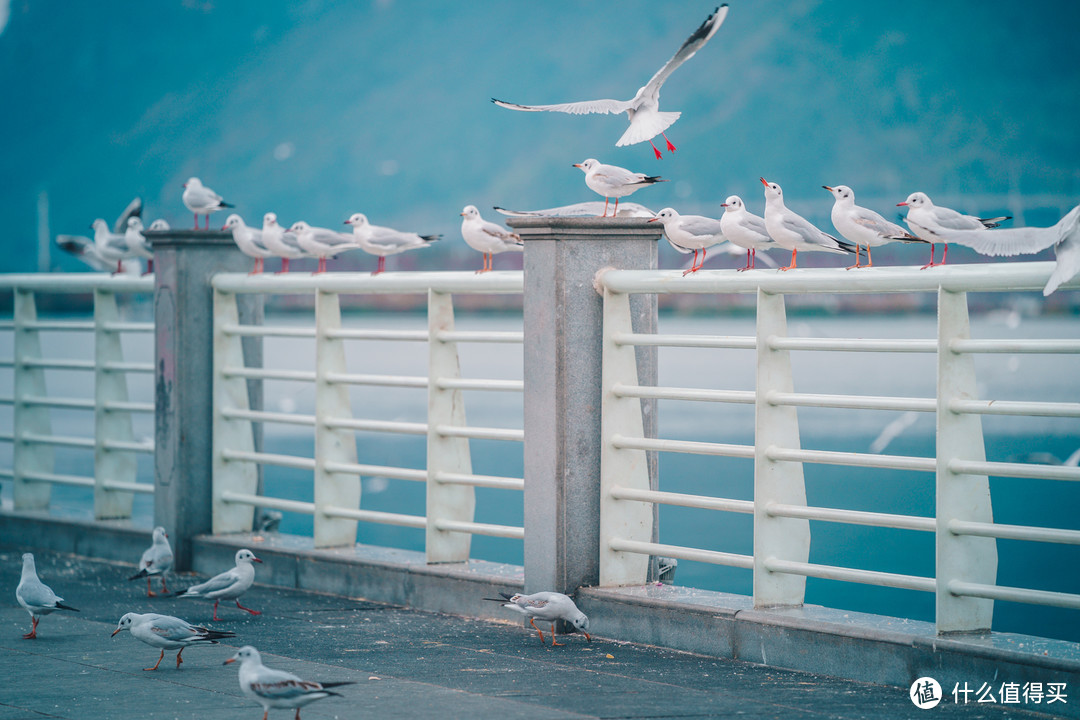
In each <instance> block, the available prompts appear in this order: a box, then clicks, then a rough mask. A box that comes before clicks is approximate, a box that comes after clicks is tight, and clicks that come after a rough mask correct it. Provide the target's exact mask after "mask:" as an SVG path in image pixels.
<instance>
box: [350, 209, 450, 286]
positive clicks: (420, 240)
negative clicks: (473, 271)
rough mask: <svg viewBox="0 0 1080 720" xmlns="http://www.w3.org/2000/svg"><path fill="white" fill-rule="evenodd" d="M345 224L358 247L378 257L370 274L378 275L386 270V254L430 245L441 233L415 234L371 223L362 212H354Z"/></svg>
mask: <svg viewBox="0 0 1080 720" xmlns="http://www.w3.org/2000/svg"><path fill="white" fill-rule="evenodd" d="M345 224H346V225H352V231H353V237H354V238H355V239H356V242H357V243H359V244H360V249H361V250H363V251H364V252H366V253H369V254H371V255H375V256H377V257H378V258H379V263H378V265H377V266H376V267H375V272H373V273H371V274H372V275H378V274H379V273H381V272H383V271H385V270H386V256H387V255H397V254H398V253H402V252H405V251H406V250H413V249H414V248H423V247H430V246H431V243H433V242H435V241H436V240H438V239H439V238H441V237H442V235H417V234H416V233H410V232H401V231H400V230H394V229H393V228H388V227H382V226H380V225H372V224H371V223H369V222H368V219H367V216H366V215H364V214H363V213H354V214H353V215H352V216H350V217H349V219H348V220H346V221H345Z"/></svg>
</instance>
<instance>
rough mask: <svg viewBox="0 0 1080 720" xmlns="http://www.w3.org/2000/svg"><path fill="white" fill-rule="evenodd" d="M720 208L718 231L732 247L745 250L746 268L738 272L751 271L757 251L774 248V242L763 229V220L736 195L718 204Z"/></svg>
mask: <svg viewBox="0 0 1080 720" xmlns="http://www.w3.org/2000/svg"><path fill="white" fill-rule="evenodd" d="M720 207H722V208H724V214H723V215H721V216H720V229H721V230H723V232H724V237H726V238H727V239H728V240H729V241H730V242H731V244H732V245H738V246H739V247H741V248H744V249H745V250H746V267H743V268H739V272H742V271H744V270H753V269H754V267H755V266H756V265H757V251H758V250H769V249H771V248H774V247H776V241H775V240H773V239H772V236H771V235H769V231H768V230H767V229H766V228H765V218H763V217H760V216H758V215H755V214H753V213H752V212H750V211H749V210H747V209H746V205H745V204H743V201H742V198H741V197H739V196H738V195H729V196H728V199H727V200H725V201H724V202H722V203H720ZM765 257H766V259H769V258H768V256H765Z"/></svg>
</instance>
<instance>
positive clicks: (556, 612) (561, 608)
mask: <svg viewBox="0 0 1080 720" xmlns="http://www.w3.org/2000/svg"><path fill="white" fill-rule="evenodd" d="M499 595H501V596H502V597H501V598H484V599H485V600H492V601H494V602H501V603H502V604H503V607H505V608H510V609H511V610H514V611H515V612H519V613H521V614H522V615H524V616H525V617H527V618H529V624H530V625H532V626H533V629H534V630H536V632H538V633H539V634H540V644H541V645H542V644H543V643H544V632H543V631H542V630H541V629H540V628H538V627H536V620H537V619H540V620H545V621H547V622H549V623H551V645H552V647H554V646H555V645H562V643H560V642H556V641H555V621H556V620H565V621H566V622H568V623H570V624H571V625H573V626H574V627H575V628H577V629H578V630H580V631H581V633H582V635H584V636H585V639H586V640H588V641H589V642H592V636H591V635H589V633H588V632H587V631H588V629H589V618H588V617H586V616H585V613H583V612H581V611H580V610H578V607H577V605H575V604H574V601H573V600H572V599H571V598H570V597H569V596H568V595H563V594H562V593H560V592H551V591H543V592H538V593H533V594H532V595H523V594H521V593H517V594H515V595H508V594H507V593H504V592H501V593H499Z"/></svg>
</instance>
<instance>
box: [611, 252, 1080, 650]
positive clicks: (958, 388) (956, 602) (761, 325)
mask: <svg viewBox="0 0 1080 720" xmlns="http://www.w3.org/2000/svg"><path fill="white" fill-rule="evenodd" d="M1053 267H1054V265H1053V263H1016V264H994V265H967V266H949V267H944V268H936V269H935V270H934V271H925V272H924V271H919V270H915V269H911V268H880V269H879V268H874V270H873V271H859V272H854V273H849V272H845V271H843V270H803V271H798V272H795V271H793V272H789V273H775V272H756V273H755V272H751V273H735V272H732V271H701V272H698V273H696V274H694V275H692V276H688V277H682V275H681V273H675V272H663V271H661V272H657V271H623V270H609V271H602V272H601V273H600V274H599V275H598V276H597V282H598V287H600V288H601V290H602V293H603V296H604V343H603V353H604V356H603V420H602V470H601V505H600V508H601V517H600V528H601V531H600V532H601V537H600V546H601V547H600V582H601V584H602V585H622V584H637V583H641V582H644V581H645V579H646V571H647V564H648V556H649V555H665V556H671V557H676V558H681V559H687V560H697V561H701V562H708V563H714V564H719V565H727V566H732V567H738V568H748V569H751V570H752V571H753V595H754V602H755V605H756V606H773V605H799V604H802V602H803V600H804V597H805V581H806V578H807V577H815V578H828V579H832V580H840V581H846V582H854V583H865V584H871V585H880V586H885V587H894V588H906V589H910V590H920V591H926V592H933V593H935V594H936V598H937V602H936V620H937V627H938V629H939V631H941V632H947V631H965V630H981V629H988V628H989V627H990V622H991V619H992V612H993V601H994V600H995V599H998V600H1010V601H1016V602H1025V603H1035V604H1043V605H1054V606H1059V607H1067V608H1077V609H1080V595H1076V594H1070V593H1060V592H1049V591H1044V590H1037V589H1030V588H1015V587H1002V586H999V585H997V584H996V578H997V548H996V540H997V539H999V538H1007V539H1013V540H1025V541H1032V542H1050V543H1065V544H1071V545H1076V544H1080V530H1077V529H1064V528H1044V527H1027V526H1018V525H1005V524H996V523H994V521H993V515H992V511H991V494H990V484H989V476H999V477H1017V478H1037V479H1041V480H1051V481H1077V480H1080V469H1078V468H1076V467H1064V466H1057V465H1043V464H1028V463H1003V462H988V461H987V460H986V455H985V449H984V443H983V434H982V424H981V416H982V415H987V414H1003V415H1014V416H1045V417H1064V418H1080V402H1030V401H996V400H979V399H976V398H977V391H976V385H975V381H976V377H975V367H974V360H973V357H974V355H976V354H979V353H1005V352H1007V353H1065V354H1072V355H1076V354H1080V341H1078V340H1076V339H1075V337H1071V338H1060V339H1035V340H1027V339H1024V340H1021V339H1013V338H1004V339H1000V340H999V339H978V340H976V339H972V338H970V328H969V320H968V306H967V293H968V292H982V291H1020V290H1040V289H1041V288H1042V287H1043V286H1044V285H1045V282H1046V280H1047V277H1048V276H1049V275H1050V273H1051V272H1052V270H1053ZM1068 287H1070V288H1077V287H1080V279H1074V280H1073V281H1072V282H1071V283H1069V284H1068ZM889 292H936V293H937V296H938V333H937V335H938V336H937V338H936V339H931V340H924V339H899V340H893V339H886V340H875V339H857V338H802V337H790V336H789V335H788V332H787V316H786V311H785V304H784V297H785V295H787V294H794V293H889ZM635 293H657V294H663V293H717V294H721V293H723V294H729V293H753V294H756V296H757V329H756V334H755V335H754V336H750V337H693V336H682V335H662V334H657V335H642V334H635V333H633V332H631V330H630V310H629V308H630V304H629V296H630V295H631V294H635ZM642 345H649V346H660V347H697V348H734V349H745V350H753V351H754V352H755V353H756V359H757V372H756V381H755V387H754V389H753V390H752V391H740V390H714V389H698V388H673V387H642V386H640V385H639V384H638V375H637V364H636V360H635V347H638V346H642ZM792 351H808V352H815V351H839V352H855V353H858V352H885V353H930V354H936V356H937V397H936V398H917V397H876V396H874V397H872V396H854V395H829V394H820V393H799V392H796V389H795V387H794V382H793V379H792V369H791V353H792ZM646 398H649V399H659V400H684V401H696V402H713V403H742V404H753V405H754V407H755V424H754V427H755V438H754V444H753V445H731V444H722V443H713V442H700V441H694V442H691V441H685V440H676V439H656V438H646V437H645V436H644V433H643V431H642V420H641V400H642V399H646ZM800 407H804V408H805V407H820V408H839V409H858V410H867V409H874V410H899V411H905V412H907V411H913V412H921V413H934V414H935V415H936V419H937V436H936V456H935V457H906V456H891V455H876V454H868V453H858V452H846V451H845V452H841V451H823V450H807V449H802V447H801V443H800V434H799V424H798V415H797V412H798V408H800ZM648 451H661V452H669V453H699V454H709V455H715V456H720V457H730V458H752V459H753V460H754V500H753V501H744V500H734V499H726V498H717V497H705V496H698V495H689V494H680V493H670V492H664V491H662V490H658V489H650V486H649V474H648V469H647V463H646V458H645V453H646V452H648ZM804 463H824V464H833V465H848V466H856V467H864V468H867V469H876V468H895V469H904V470H915V471H922V472H927V473H934V474H935V477H936V497H935V506H936V516H935V517H916V516H907V515H899V514H891V513H881V512H865V511H856V510H846V509H838V508H829V507H813V506H809V505H808V504H807V500H806V490H805V486H804V480H803V465H804ZM662 485H663V478H661V486H662ZM657 504H661V505H679V506H683V507H694V508H703V509H708V510H715V511H719V512H736V513H747V514H752V515H753V517H754V523H753V553H752V554H750V555H746V554H736V553H729V552H721V551H717V550H713V549H705V548H700V547H681V546H673V545H669V544H660V543H655V542H651V541H650V538H651V537H652V532H653V517H654V514H653V507H654V506H655V505H657ZM811 520H813V521H822V522H832V523H847V524H856V525H864V526H872V527H879V528H901V529H906V530H913V531H919V532H930V533H934V534H935V537H936V558H935V565H936V573H935V576H934V577H918V576H912V575H904V574H897V573H889V572H880V571H875V570H867V569H857V568H849V567H837V566H830V565H823V564H817V563H811V562H810V561H809V554H810V545H811V532H810V521H811Z"/></svg>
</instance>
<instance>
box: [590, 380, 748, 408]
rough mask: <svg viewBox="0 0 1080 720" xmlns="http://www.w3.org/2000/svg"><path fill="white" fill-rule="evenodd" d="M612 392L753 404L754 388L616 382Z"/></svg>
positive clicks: (664, 398) (649, 396)
mask: <svg viewBox="0 0 1080 720" xmlns="http://www.w3.org/2000/svg"><path fill="white" fill-rule="evenodd" d="M611 392H612V393H613V394H614V395H615V396H616V397H632V398H649V399H656V400H694V401H701V402H722V403H740V404H743V405H753V404H754V401H755V395H754V391H753V390H709V389H706V388H679V387H654V386H651V385H626V384H624V383H615V384H614V385H612V387H611Z"/></svg>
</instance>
